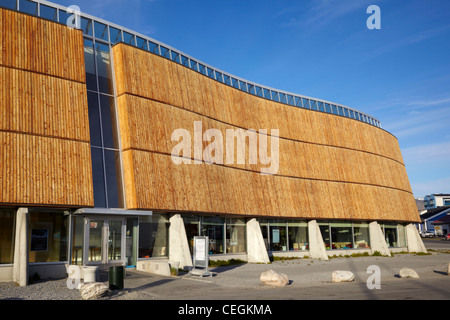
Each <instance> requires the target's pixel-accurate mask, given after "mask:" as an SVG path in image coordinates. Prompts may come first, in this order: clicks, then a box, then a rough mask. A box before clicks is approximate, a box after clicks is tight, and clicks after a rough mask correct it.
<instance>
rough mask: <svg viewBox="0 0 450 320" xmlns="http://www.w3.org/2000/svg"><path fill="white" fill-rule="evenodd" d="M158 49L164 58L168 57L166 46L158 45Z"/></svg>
mask: <svg viewBox="0 0 450 320" xmlns="http://www.w3.org/2000/svg"><path fill="white" fill-rule="evenodd" d="M159 49H160V50H161V56H163V57H164V58H169V54H170V51H169V49H167V48H166V47H163V46H160V47H159Z"/></svg>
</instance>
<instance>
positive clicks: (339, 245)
mask: <svg viewBox="0 0 450 320" xmlns="http://www.w3.org/2000/svg"><path fill="white" fill-rule="evenodd" d="M318 225H319V229H320V232H321V234H322V239H323V242H324V245H325V248H326V249H327V250H330V249H366V248H370V239H369V224H368V223H364V222H361V223H352V222H330V221H326V222H325V221H324V222H319V223H318Z"/></svg>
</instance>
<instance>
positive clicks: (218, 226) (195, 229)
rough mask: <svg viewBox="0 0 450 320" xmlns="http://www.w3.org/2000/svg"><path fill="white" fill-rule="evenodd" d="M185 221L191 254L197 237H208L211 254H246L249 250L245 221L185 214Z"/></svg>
mask: <svg viewBox="0 0 450 320" xmlns="http://www.w3.org/2000/svg"><path fill="white" fill-rule="evenodd" d="M183 221H184V227H185V230H186V236H187V239H188V242H189V249H190V250H191V252H193V246H194V237H195V236H207V237H208V240H209V253H210V254H229V253H245V252H246V250H247V247H246V244H247V241H246V223H245V220H244V219H240V218H226V219H225V218H221V217H213V216H196V215H189V214H185V215H183Z"/></svg>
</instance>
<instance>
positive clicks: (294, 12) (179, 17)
mask: <svg viewBox="0 0 450 320" xmlns="http://www.w3.org/2000/svg"><path fill="white" fill-rule="evenodd" d="M53 2H55V3H59V4H62V5H65V6H68V5H71V4H75V5H78V6H79V7H80V9H81V11H83V12H86V13H89V14H92V15H94V16H96V17H99V18H103V19H105V20H107V21H110V22H114V23H116V24H119V25H122V26H124V27H127V28H129V29H132V30H135V31H137V32H140V33H142V34H145V35H148V36H150V37H152V38H154V39H157V40H159V41H161V42H164V43H166V44H168V45H170V46H172V47H174V48H177V49H179V50H181V51H183V52H185V53H187V54H189V55H191V56H193V57H195V58H198V59H200V60H201V61H204V62H206V63H208V64H210V65H213V66H215V67H217V68H219V69H222V70H224V71H227V72H229V73H232V74H234V75H236V76H239V77H242V78H244V79H248V80H250V81H254V82H256V83H260V84H263V85H267V86H270V87H274V88H278V89H282V90H286V91H290V92H294V93H298V94H304V95H307V96H311V97H317V98H321V99H326V100H330V101H333V102H336V103H341V104H344V105H347V106H349V107H352V108H355V109H358V110H360V111H362V112H365V113H367V114H369V115H371V116H374V117H375V118H378V119H379V120H380V121H381V125H382V127H383V128H384V129H386V130H387V131H389V132H391V133H392V134H394V135H395V136H396V137H397V138H398V140H399V144H400V148H401V150H402V154H403V158H404V161H405V165H406V170H407V172H408V176H409V179H410V182H411V187H412V190H413V193H414V195H415V196H416V197H420V196H424V195H426V194H431V193H450V130H449V128H450V125H449V124H450V1H445V0H428V1H423V0H384V1H375V0H373V1H372V0H370V1H365V0H358V1H355V0H316V1H310V0H295V1H294V0H272V1H264V0H258V1H253V0H245V1H242V0H240V1H237V0H227V1H217V0H208V1H203V0H190V1H186V0H110V1H106V0H105V1H99V0H97V1H92V0H67V1H66V0H54V1H53ZM372 4H375V5H378V6H379V7H380V11H381V29H379V30H377V29H374V30H369V29H368V28H367V26H366V21H367V19H368V18H369V16H370V14H367V13H366V9H367V7H368V6H369V5H372Z"/></svg>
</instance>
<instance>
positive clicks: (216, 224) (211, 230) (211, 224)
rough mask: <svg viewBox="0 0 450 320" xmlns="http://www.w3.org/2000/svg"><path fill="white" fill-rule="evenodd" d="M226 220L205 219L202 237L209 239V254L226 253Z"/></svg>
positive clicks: (218, 218)
mask: <svg viewBox="0 0 450 320" xmlns="http://www.w3.org/2000/svg"><path fill="white" fill-rule="evenodd" d="M224 220H225V219H224V218H220V217H203V218H202V224H201V234H200V235H201V236H207V237H208V239H209V253H210V254H217V253H225V251H224V222H225V221H224Z"/></svg>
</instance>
